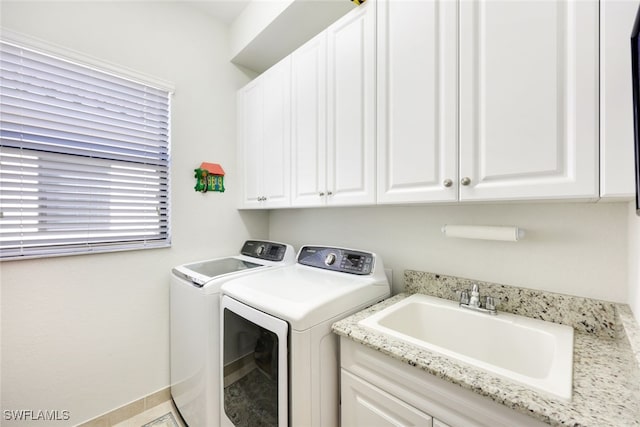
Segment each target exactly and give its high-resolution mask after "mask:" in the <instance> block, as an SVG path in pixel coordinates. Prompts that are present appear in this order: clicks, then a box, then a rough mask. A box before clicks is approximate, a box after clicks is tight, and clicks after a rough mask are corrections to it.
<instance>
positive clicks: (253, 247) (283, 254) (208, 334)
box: [170, 240, 295, 427]
mask: <svg viewBox="0 0 640 427" xmlns="http://www.w3.org/2000/svg"><path fill="white" fill-rule="evenodd" d="M294 263H295V252H294V250H293V247H292V246H291V245H287V244H284V243H276V242H268V241H257V240H248V241H246V242H245V243H244V245H243V246H242V249H241V250H240V254H238V255H234V256H229V257H223V258H216V259H211V260H205V261H199V262H195V263H190V264H185V265H181V266H178V267H175V268H173V269H172V271H171V285H170V306H171V307H170V313H171V321H170V323H171V346H170V347H171V374H170V375H171V397H172V398H173V401H174V402H175V404H176V407H177V408H178V411H179V412H180V415H181V416H182V418H183V419H184V421H185V422H186V423H187V425H188V426H189V427H214V426H218V425H219V423H220V403H219V402H220V398H219V393H220V391H219V389H220V376H219V375H220V374H219V373H220V325H219V321H220V287H221V286H222V284H223V283H225V282H227V281H229V280H231V279H233V278H238V277H242V276H246V275H252V274H255V273H257V272H260V271H265V270H269V269H272V268H277V267H281V266H285V265H291V264H294Z"/></svg>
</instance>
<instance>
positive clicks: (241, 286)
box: [222, 264, 390, 331]
mask: <svg viewBox="0 0 640 427" xmlns="http://www.w3.org/2000/svg"><path fill="white" fill-rule="evenodd" d="M222 293H223V294H225V295H229V296H231V297H232V298H234V299H236V300H238V301H240V302H243V303H245V304H247V305H249V306H251V307H253V308H256V309H258V310H261V311H263V312H265V313H267V314H270V315H272V316H275V317H278V318H280V319H282V320H286V321H287V322H289V324H290V325H291V328H292V329H293V330H297V331H303V330H306V329H309V328H311V327H313V326H315V325H317V324H319V323H322V322H324V321H327V320H329V319H332V318H334V317H336V316H341V315H342V316H345V315H347V314H348V313H350V312H352V311H353V310H355V309H358V308H364V307H365V306H368V305H370V304H373V303H375V302H378V301H379V300H381V299H383V298H386V297H387V296H389V294H390V289H389V283H388V281H387V279H386V276H384V275H383V276H382V277H380V276H374V277H366V276H357V275H353V274H346V273H338V272H335V271H329V270H321V269H317V268H314V267H308V266H304V265H300V264H296V265H292V266H289V267H283V268H279V269H274V270H265V271H263V272H261V273H258V274H251V275H247V276H242V277H239V278H237V279H233V280H230V281H228V282H226V283H225V284H223V285H222ZM336 320H337V319H336Z"/></svg>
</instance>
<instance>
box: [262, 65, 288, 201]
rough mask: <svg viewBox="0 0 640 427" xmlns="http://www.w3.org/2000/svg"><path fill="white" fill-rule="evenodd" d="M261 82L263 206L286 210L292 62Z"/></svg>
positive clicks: (271, 70)
mask: <svg viewBox="0 0 640 427" xmlns="http://www.w3.org/2000/svg"><path fill="white" fill-rule="evenodd" d="M261 80H262V85H263V126H262V128H263V144H262V153H263V154H262V159H263V160H262V165H261V166H262V167H261V176H260V182H261V183H262V191H261V192H262V197H263V206H264V207H268V208H273V207H286V206H289V205H290V203H289V201H290V197H291V192H290V183H291V160H290V159H291V59H290V58H289V57H287V58H285V59H283V60H282V61H280V62H279V63H277V64H276V65H274V66H273V67H272V68H270V69H269V70H267V71H266V72H265V73H264V74H263V75H262V76H261Z"/></svg>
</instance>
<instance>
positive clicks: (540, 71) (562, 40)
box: [460, 0, 598, 200]
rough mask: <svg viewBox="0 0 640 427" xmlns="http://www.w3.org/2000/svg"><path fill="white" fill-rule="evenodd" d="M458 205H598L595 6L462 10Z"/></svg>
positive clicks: (534, 4)
mask: <svg viewBox="0 0 640 427" xmlns="http://www.w3.org/2000/svg"><path fill="white" fill-rule="evenodd" d="M460 178H461V183H462V184H467V185H461V186H460V199H461V200H500V199H509V200H518V199H549V198H585V199H587V198H596V197H597V195H598V2H597V1H596V0H582V1H570V0H553V1H533V0H522V1H496V0H473V1H471V0H462V1H461V3H460Z"/></svg>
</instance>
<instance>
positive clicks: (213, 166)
mask: <svg viewBox="0 0 640 427" xmlns="http://www.w3.org/2000/svg"><path fill="white" fill-rule="evenodd" d="M200 169H205V170H206V171H207V172H209V173H210V174H212V175H224V169H222V166H220V165H219V164H217V163H207V162H202V164H201V165H200Z"/></svg>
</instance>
